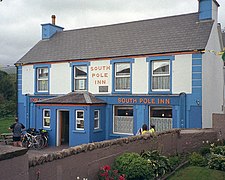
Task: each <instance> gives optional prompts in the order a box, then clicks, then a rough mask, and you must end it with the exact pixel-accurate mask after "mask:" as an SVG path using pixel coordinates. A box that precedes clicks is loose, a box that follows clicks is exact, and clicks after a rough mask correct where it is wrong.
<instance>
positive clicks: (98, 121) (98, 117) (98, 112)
mask: <svg viewBox="0 0 225 180" xmlns="http://www.w3.org/2000/svg"><path fill="white" fill-rule="evenodd" d="M95 112H97V114H98V116H97V117H95ZM95 122H97V126H96V127H95ZM99 124H100V110H94V129H99V128H100V126H99Z"/></svg>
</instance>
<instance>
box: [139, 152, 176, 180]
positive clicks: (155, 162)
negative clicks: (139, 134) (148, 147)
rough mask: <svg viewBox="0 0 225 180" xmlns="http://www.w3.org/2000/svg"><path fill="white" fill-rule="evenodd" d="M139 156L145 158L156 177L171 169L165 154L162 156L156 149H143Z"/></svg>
mask: <svg viewBox="0 0 225 180" xmlns="http://www.w3.org/2000/svg"><path fill="white" fill-rule="evenodd" d="M141 157H143V158H144V159H146V160H147V161H148V163H149V165H150V167H151V169H153V173H154V177H155V178H158V177H161V176H163V175H165V174H166V173H167V172H169V171H171V169H172V168H171V165H170V162H169V159H168V158H167V157H166V156H162V155H160V154H159V152H158V151H156V150H155V151H145V152H143V153H142V154H141Z"/></svg>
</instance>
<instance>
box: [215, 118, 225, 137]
mask: <svg viewBox="0 0 225 180" xmlns="http://www.w3.org/2000/svg"><path fill="white" fill-rule="evenodd" d="M212 125H213V129H214V130H215V131H217V132H218V139H225V114H213V115H212Z"/></svg>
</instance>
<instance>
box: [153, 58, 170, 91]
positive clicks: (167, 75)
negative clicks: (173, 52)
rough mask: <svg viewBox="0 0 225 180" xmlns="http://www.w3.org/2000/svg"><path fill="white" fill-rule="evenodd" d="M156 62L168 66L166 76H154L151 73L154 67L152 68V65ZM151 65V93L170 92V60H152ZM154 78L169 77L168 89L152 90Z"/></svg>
mask: <svg viewBox="0 0 225 180" xmlns="http://www.w3.org/2000/svg"><path fill="white" fill-rule="evenodd" d="M157 62H167V63H168V64H169V72H168V73H167V74H163V73H161V74H154V73H153V71H154V67H153V64H154V63H157ZM151 63H152V70H151V71H152V72H151V75H152V78H151V82H152V83H151V84H152V85H151V90H152V91H170V78H171V76H170V74H171V73H170V60H152V61H151ZM154 77H169V82H168V83H169V88H168V89H153V83H154V80H153V79H154Z"/></svg>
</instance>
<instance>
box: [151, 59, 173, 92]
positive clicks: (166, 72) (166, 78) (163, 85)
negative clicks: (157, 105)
mask: <svg viewBox="0 0 225 180" xmlns="http://www.w3.org/2000/svg"><path fill="white" fill-rule="evenodd" d="M151 63H152V91H154V90H157V91H169V90H170V61H169V60H156V61H152V62H151Z"/></svg>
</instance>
